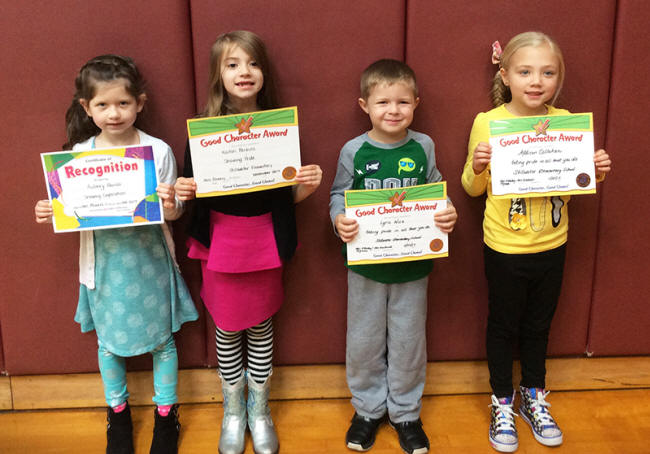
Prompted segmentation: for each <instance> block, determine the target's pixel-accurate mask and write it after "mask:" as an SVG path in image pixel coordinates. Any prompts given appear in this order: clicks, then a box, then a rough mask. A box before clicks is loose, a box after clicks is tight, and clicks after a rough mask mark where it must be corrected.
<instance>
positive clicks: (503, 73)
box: [499, 68, 508, 87]
mask: <svg viewBox="0 0 650 454" xmlns="http://www.w3.org/2000/svg"><path fill="white" fill-rule="evenodd" d="M499 76H501V81H502V82H503V85H505V86H506V87H507V86H508V73H507V72H506V70H505V69H503V68H501V69H499Z"/></svg>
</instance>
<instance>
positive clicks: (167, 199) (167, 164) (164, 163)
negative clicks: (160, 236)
mask: <svg viewBox="0 0 650 454" xmlns="http://www.w3.org/2000/svg"><path fill="white" fill-rule="evenodd" d="M165 145H166V147H165V151H164V154H163V155H162V159H160V163H159V164H157V166H158V167H159V168H158V177H159V178H158V186H157V187H156V193H157V194H158V197H160V199H161V200H162V202H163V216H164V219H165V220H167V221H173V220H175V219H178V218H179V217H181V214H183V210H184V209H185V204H184V203H183V202H182V201H181V200H179V199H177V198H176V196H175V194H176V193H175V191H174V183H176V175H177V174H176V158H175V157H174V153H173V152H172V149H171V147H170V146H169V145H167V144H165Z"/></svg>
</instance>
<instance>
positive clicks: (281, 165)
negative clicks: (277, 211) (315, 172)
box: [187, 107, 300, 197]
mask: <svg viewBox="0 0 650 454" xmlns="http://www.w3.org/2000/svg"><path fill="white" fill-rule="evenodd" d="M187 132H188V136H189V140H190V153H191V154H192V169H193V171H194V181H195V182H196V187H197V189H196V196H197V197H212V196H220V195H228V194H237V193H242V192H253V191H263V190H266V189H272V188H278V187H282V186H290V185H294V184H296V181H295V180H294V178H295V176H296V173H297V171H298V169H299V168H300V142H299V137H298V108H297V107H288V108H284V109H274V110H264V111H260V112H251V113H246V114H237V115H225V116H222V117H211V118H198V119H194V120H187Z"/></svg>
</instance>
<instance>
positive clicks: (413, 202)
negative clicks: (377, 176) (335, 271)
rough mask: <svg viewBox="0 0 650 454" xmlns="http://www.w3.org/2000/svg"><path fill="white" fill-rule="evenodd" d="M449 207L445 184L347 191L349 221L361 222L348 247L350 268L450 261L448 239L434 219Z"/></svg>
mask: <svg viewBox="0 0 650 454" xmlns="http://www.w3.org/2000/svg"><path fill="white" fill-rule="evenodd" d="M446 207H447V183H446V182H444V181H441V182H439V183H431V184H423V185H419V186H410V187H406V188H396V189H371V190H354V191H345V216H346V217H348V218H350V219H355V220H356V221H357V222H358V223H359V233H358V234H357V236H356V237H355V238H354V240H352V241H350V242H349V243H348V244H347V250H348V264H349V265H364V264H370V263H388V262H405V261H410V260H423V259H432V258H438V257H447V255H448V243H447V234H446V233H442V232H441V231H440V230H439V229H438V228H437V227H436V225H435V223H434V220H433V216H434V214H435V213H436V212H438V211H440V210H442V209H444V208H446Z"/></svg>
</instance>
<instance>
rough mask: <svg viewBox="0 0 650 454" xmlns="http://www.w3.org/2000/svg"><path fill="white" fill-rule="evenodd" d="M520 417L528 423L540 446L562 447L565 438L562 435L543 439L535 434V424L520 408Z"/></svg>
mask: <svg viewBox="0 0 650 454" xmlns="http://www.w3.org/2000/svg"><path fill="white" fill-rule="evenodd" d="M519 416H521V419H523V420H524V421H526V424H528V427H530V430H531V432H532V433H533V436H534V437H535V440H537V441H538V442H539V443H540V444H543V445H544V446H560V445H561V444H562V441H563V436H562V435H561V434H560V436H559V437H543V436H541V435H540V434H538V433H537V432H535V428H534V427H533V424H532V423H531V422H530V420H529V419H528V416H526V413H525V412H524V411H523V408H519Z"/></svg>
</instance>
